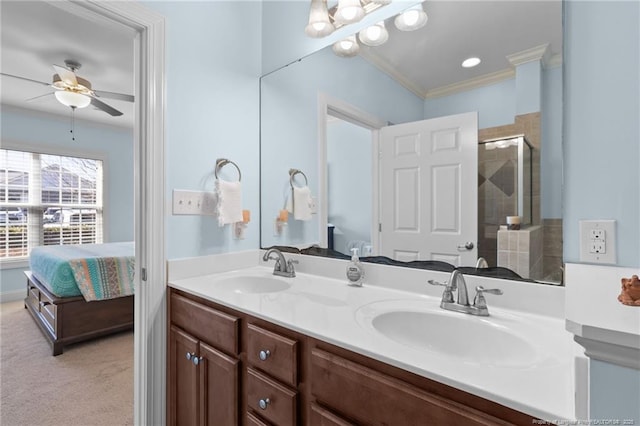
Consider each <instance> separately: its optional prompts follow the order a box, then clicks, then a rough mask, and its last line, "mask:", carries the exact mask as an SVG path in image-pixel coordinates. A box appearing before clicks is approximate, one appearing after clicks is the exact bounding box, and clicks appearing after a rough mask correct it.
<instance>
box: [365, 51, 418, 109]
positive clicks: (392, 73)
mask: <svg viewBox="0 0 640 426" xmlns="http://www.w3.org/2000/svg"><path fill="white" fill-rule="evenodd" d="M359 55H360V56H361V57H362V58H363V59H365V60H366V61H368V62H371V63H372V64H373V65H374V66H375V67H377V68H378V69H379V70H380V71H382V72H384V73H385V74H387V75H388V76H389V77H391V78H392V79H394V80H395V81H397V82H398V83H399V84H400V85H401V86H403V87H404V88H405V89H407V90H409V91H410V92H412V93H413V94H414V95H416V96H418V97H419V98H421V99H425V98H426V94H427V91H426V89H425V88H424V87H422V86H420V85H419V84H416V83H415V82H413V81H411V80H410V79H409V78H407V77H406V76H405V75H404V74H402V73H400V72H398V71H397V70H396V69H395V67H394V66H393V65H392V64H391V63H389V62H388V61H386V60H384V59H383V58H382V57H381V56H379V55H378V54H376V53H373V50H372V49H369V50H360V54H359Z"/></svg>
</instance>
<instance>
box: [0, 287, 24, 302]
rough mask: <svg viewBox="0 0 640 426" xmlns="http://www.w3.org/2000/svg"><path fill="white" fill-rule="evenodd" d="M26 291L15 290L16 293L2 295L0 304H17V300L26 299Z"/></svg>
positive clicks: (10, 292) (6, 292) (0, 295)
mask: <svg viewBox="0 0 640 426" xmlns="http://www.w3.org/2000/svg"><path fill="white" fill-rule="evenodd" d="M24 296H25V291H24V289H22V290H14V291H5V292H4V293H0V303H6V302H15V301H16V300H22V299H24Z"/></svg>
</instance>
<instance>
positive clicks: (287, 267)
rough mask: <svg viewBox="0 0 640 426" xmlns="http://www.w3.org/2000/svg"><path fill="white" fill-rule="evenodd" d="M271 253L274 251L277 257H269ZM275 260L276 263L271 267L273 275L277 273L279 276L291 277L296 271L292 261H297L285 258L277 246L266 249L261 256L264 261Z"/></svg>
mask: <svg viewBox="0 0 640 426" xmlns="http://www.w3.org/2000/svg"><path fill="white" fill-rule="evenodd" d="M271 253H275V254H276V255H277V256H278V257H271ZM270 259H271V260H275V261H276V264H275V266H274V267H273V275H278V276H281V277H287V278H293V277H295V276H296V271H295V269H294V268H293V264H294V263H298V261H297V260H291V259H289V260H287V259H285V257H284V254H282V252H281V251H280V250H278V249H277V248H271V249H269V250H267V252H266V253H265V254H264V256H262V260H264V261H265V262H267V261H269V260H270Z"/></svg>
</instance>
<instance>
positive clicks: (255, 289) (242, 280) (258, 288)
mask: <svg viewBox="0 0 640 426" xmlns="http://www.w3.org/2000/svg"><path fill="white" fill-rule="evenodd" d="M214 285H215V286H216V287H220V288H221V289H224V290H228V291H233V292H235V293H273V292H277V291H283V290H287V289H288V288H290V287H291V284H289V283H288V282H286V281H284V280H279V279H277V278H272V277H257V276H251V275H245V276H242V275H240V276H235V277H229V278H224V279H221V280H218V281H215V283H214Z"/></svg>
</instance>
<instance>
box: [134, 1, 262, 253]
mask: <svg viewBox="0 0 640 426" xmlns="http://www.w3.org/2000/svg"><path fill="white" fill-rule="evenodd" d="M144 4H145V5H146V6H148V7H149V8H150V9H153V10H155V11H156V12H158V13H160V14H162V15H163V16H165V18H166V94H167V100H166V112H165V117H166V121H165V123H166V133H165V135H166V161H167V163H166V188H167V194H166V197H167V198H166V199H167V204H166V208H167V240H166V247H167V257H168V258H169V259H174V258H182V257H191V256H201V255H207V254H213V253H221V252H228V251H238V250H248V249H254V248H256V247H258V246H259V237H258V235H259V232H258V226H259V219H258V218H259V216H260V215H259V203H258V200H259V195H258V191H259V152H260V148H259V107H260V102H259V80H258V79H259V77H260V74H261V35H262V30H261V28H262V27H261V16H262V3H261V2H259V1H213V2H198V1H166V2H165V1H163V2H155V1H154V2H145V3H144ZM217 158H229V159H230V160H232V161H234V162H236V163H237V164H238V166H239V167H240V169H241V170H242V190H243V207H244V208H245V209H249V210H251V212H252V215H251V217H252V221H251V222H250V223H249V226H248V227H247V229H246V235H245V239H244V240H236V239H234V238H233V237H232V234H231V226H230V225H227V226H225V227H223V228H220V227H218V224H217V218H216V217H213V216H172V215H171V199H172V190H173V189H187V190H206V191H212V190H213V188H214V176H213V173H214V167H215V161H216V159H217ZM227 172H228V174H227ZM221 177H224V178H226V179H228V180H233V179H235V178H236V175H235V170H234V169H233V167H230V166H228V167H225V168H224V169H223V173H222V174H221Z"/></svg>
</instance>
